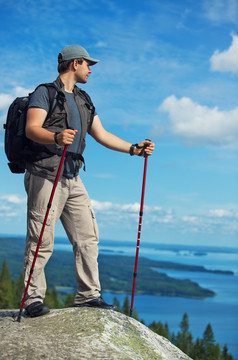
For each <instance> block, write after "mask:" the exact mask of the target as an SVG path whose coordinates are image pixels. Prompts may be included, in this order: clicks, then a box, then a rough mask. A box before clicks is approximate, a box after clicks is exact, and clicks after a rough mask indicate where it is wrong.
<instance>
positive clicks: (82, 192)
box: [24, 172, 101, 307]
mask: <svg viewBox="0 0 238 360" xmlns="http://www.w3.org/2000/svg"><path fill="white" fill-rule="evenodd" d="M52 187H53V183H52V182H51V181H49V180H46V179H44V178H40V177H38V176H34V175H33V174H30V173H29V172H27V173H26V174H25V189H26V192H27V194H28V211H27V237H26V249H25V257H24V284H25V286H26V284H27V280H28V278H29V273H30V269H31V266H32V262H33V258H34V254H35V251H36V247H37V243H38V240H39V237H40V232H41V229H42V224H43V221H44V218H45V214H46V211H47V205H48V203H49V199H50V194H51V191H52ZM58 219H60V220H61V222H62V225H63V227H64V229H65V231H66V234H67V236H68V238H69V240H70V242H71V244H72V246H73V252H74V259H75V272H76V280H77V283H78V290H77V293H76V296H75V299H74V303H75V304H80V303H83V302H85V301H89V300H92V299H94V298H96V297H99V296H100V291H101V288H100V282H99V274H98V263H97V257H98V241H99V238H98V227H97V223H96V219H95V215H94V211H93V209H92V206H91V202H90V199H89V196H88V194H87V192H86V189H85V187H84V185H83V183H82V180H81V179H80V177H79V176H77V177H75V178H73V179H66V178H64V177H63V178H62V179H61V180H59V182H58V185H57V187H56V190H55V194H54V198H53V201H52V206H51V208H50V211H49V215H48V219H47V223H46V226H45V230H44V235H43V237H42V242H41V246H40V249H39V253H38V255H37V260H36V263H35V268H34V272H33V275H32V278H31V282H30V285H29V289H28V293H27V297H26V301H25V307H26V306H28V305H30V304H31V303H33V302H35V301H42V302H43V300H44V298H45V293H46V280H45V273H44V268H45V265H46V263H47V261H48V260H49V258H50V256H51V254H52V251H53V245H54V227H55V224H56V222H57V221H58Z"/></svg>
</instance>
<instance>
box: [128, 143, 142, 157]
mask: <svg viewBox="0 0 238 360" xmlns="http://www.w3.org/2000/svg"><path fill="white" fill-rule="evenodd" d="M135 147H136V148H137V149H142V148H143V146H139V145H138V144H132V145H131V147H130V150H129V154H130V155H131V156H133V155H135V154H134V150H135Z"/></svg>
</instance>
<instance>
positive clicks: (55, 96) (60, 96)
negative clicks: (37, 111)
mask: <svg viewBox="0 0 238 360" xmlns="http://www.w3.org/2000/svg"><path fill="white" fill-rule="evenodd" d="M40 86H45V87H46V88H47V90H48V95H49V103H50V107H49V111H48V114H47V119H48V118H49V117H50V116H51V115H52V113H53V111H54V108H55V105H56V104H57V103H59V104H60V105H61V107H62V108H63V106H64V101H65V96H64V93H63V92H62V91H61V90H59V89H58V88H57V86H56V85H55V84H54V83H53V82H52V83H45V84H40V85H38V86H37V87H36V89H35V90H37V89H38V88H39V87H40Z"/></svg>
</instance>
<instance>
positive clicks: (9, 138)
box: [3, 83, 57, 174]
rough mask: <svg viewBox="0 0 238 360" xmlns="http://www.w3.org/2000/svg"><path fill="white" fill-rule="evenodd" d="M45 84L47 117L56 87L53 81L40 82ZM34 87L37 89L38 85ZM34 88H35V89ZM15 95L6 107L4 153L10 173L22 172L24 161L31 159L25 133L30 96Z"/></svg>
mask: <svg viewBox="0 0 238 360" xmlns="http://www.w3.org/2000/svg"><path fill="white" fill-rule="evenodd" d="M39 86H46V87H47V89H48V92H49V100H50V108H49V112H48V115H47V118H48V117H49V116H50V115H51V114H52V112H53V110H54V107H55V105H56V101H57V99H56V93H57V88H56V86H55V85H54V84H53V83H48V84H41V85H39ZM39 86H37V88H36V89H38V87H39ZM36 89H35V90H36ZM33 93H34V92H32V93H30V94H29V95H28V96H24V97H17V98H16V99H15V100H14V101H13V102H12V104H11V105H10V107H9V109H8V114H7V120H6V124H4V125H3V128H4V129H5V153H6V155H7V158H8V160H9V163H8V166H9V168H10V170H11V172H12V173H14V174H22V173H24V172H25V168H26V161H27V160H29V159H32V155H33V154H32V151H31V150H29V149H30V147H29V143H30V142H31V140H29V139H27V137H26V134H25V125H26V115H27V110H28V104H29V100H30V97H31V96H32V94H33Z"/></svg>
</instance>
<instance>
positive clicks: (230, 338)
mask: <svg viewBox="0 0 238 360" xmlns="http://www.w3.org/2000/svg"><path fill="white" fill-rule="evenodd" d="M135 245H136V244H132V243H125V242H120V243H119V242H115V241H108V240H107V241H106V240H101V243H100V246H99V249H100V253H102V254H107V253H108V254H119V255H120V254H121V255H130V256H135V251H136V246H135ZM55 250H56V251H57V250H66V251H67V250H69V251H72V250H71V245H70V244H68V243H67V240H65V239H57V238H56V239H55ZM141 257H147V258H149V259H154V260H158V261H173V262H177V263H180V264H189V265H202V266H205V267H206V268H207V269H210V270H231V271H233V272H234V276H230V275H223V274H214V273H203V272H184V271H171V270H166V271H164V270H163V272H165V273H166V274H167V275H169V276H171V277H174V278H177V279H190V280H192V281H195V282H197V283H198V284H199V285H200V286H202V287H205V288H208V289H210V290H213V291H214V292H215V293H216V294H217V295H216V296H215V297H212V298H207V299H204V300H197V299H187V298H180V297H166V296H151V295H135V298H134V307H135V308H136V310H137V312H138V313H139V318H140V319H143V320H144V321H145V323H146V325H149V324H150V323H151V322H152V321H154V320H155V321H161V322H162V323H163V324H164V323H165V322H167V323H168V325H169V329H170V331H171V332H175V333H177V332H178V330H179V324H180V322H181V320H182V317H183V315H184V313H185V312H187V314H188V318H189V327H190V331H191V332H192V334H193V337H194V339H196V338H197V337H199V338H202V336H203V332H204V330H205V328H206V326H207V324H208V323H210V324H211V325H212V329H213V332H214V336H215V340H216V342H218V343H219V344H220V345H221V346H222V347H223V345H225V344H227V346H228V349H229V352H230V353H232V355H233V356H234V359H235V360H238V249H230V248H227V249H226V248H212V247H209V248H205V247H200V246H198V247H194V246H182V245H162V244H147V243H142V242H141V244H140V252H139V260H140V258H141ZM137 274H138V275H137V276H140V262H138V270H137ZM132 277H133V274H132ZM115 296H116V297H117V298H118V299H119V301H120V303H121V305H122V303H123V301H124V298H125V295H123V294H112V293H104V294H103V297H104V299H105V300H106V301H108V302H112V301H113V299H114V297H115Z"/></svg>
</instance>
